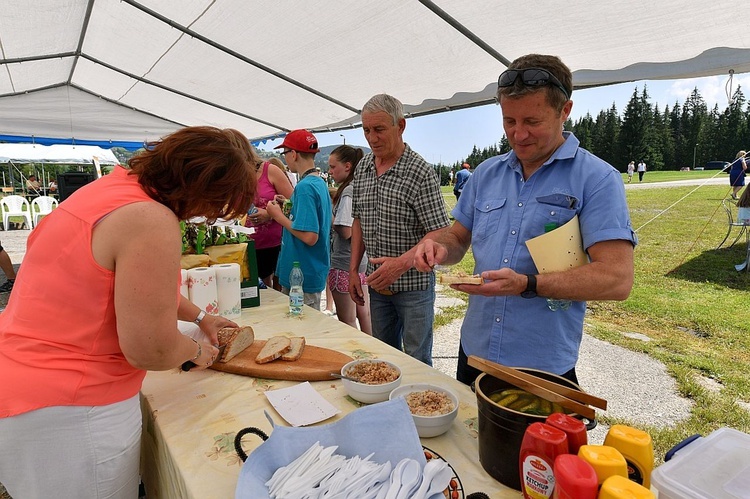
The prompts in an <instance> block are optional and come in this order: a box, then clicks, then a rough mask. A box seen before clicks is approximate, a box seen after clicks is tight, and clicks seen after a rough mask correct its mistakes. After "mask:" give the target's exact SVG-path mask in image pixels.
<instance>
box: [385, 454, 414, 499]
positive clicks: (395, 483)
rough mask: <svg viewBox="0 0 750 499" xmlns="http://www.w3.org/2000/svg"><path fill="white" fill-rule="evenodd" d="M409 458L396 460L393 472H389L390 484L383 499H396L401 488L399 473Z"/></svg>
mask: <svg viewBox="0 0 750 499" xmlns="http://www.w3.org/2000/svg"><path fill="white" fill-rule="evenodd" d="M408 461H409V458H404V459H402V460H401V461H399V462H398V464H397V465H396V467H395V468H393V472H392V473H391V486H390V487H388V493H387V494H386V495H385V499H396V497H397V496H398V491H399V489H400V488H401V473H402V472H403V470H404V467H405V466H406V463H407V462H408Z"/></svg>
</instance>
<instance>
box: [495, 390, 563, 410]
mask: <svg viewBox="0 0 750 499" xmlns="http://www.w3.org/2000/svg"><path fill="white" fill-rule="evenodd" d="M489 398H490V400H492V401H493V402H495V403H496V404H497V405H499V406H502V407H505V408H507V409H510V410H513V411H518V412H523V413H525V414H531V415H534V416H549V415H550V414H552V413H555V412H562V413H565V414H568V413H570V411H568V410H566V409H564V408H563V407H562V406H561V405H560V404H558V403H557V402H551V401H549V400H547V399H544V398H542V397H539V396H537V395H534V394H532V393H529V392H527V391H525V390H521V389H518V388H509V389H506V390H503V391H501V392H495V393H493V394H491V395H490V397H489Z"/></svg>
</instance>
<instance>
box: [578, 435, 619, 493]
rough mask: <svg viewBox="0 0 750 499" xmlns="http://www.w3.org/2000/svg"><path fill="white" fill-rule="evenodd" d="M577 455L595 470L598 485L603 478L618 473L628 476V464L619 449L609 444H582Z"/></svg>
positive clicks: (602, 481)
mask: <svg viewBox="0 0 750 499" xmlns="http://www.w3.org/2000/svg"><path fill="white" fill-rule="evenodd" d="M578 457H580V458H581V459H583V460H584V461H586V462H587V463H589V464H590V465H591V466H592V467H593V468H594V471H596V476H597V478H598V479H599V486H601V485H602V483H604V480H606V479H607V478H609V477H611V476H613V475H620V476H621V477H623V478H627V477H628V465H627V463H626V462H625V458H624V457H623V456H622V454H620V451H619V450H617V449H615V448H614V447H610V446H609V445H582V446H581V448H580V449H578Z"/></svg>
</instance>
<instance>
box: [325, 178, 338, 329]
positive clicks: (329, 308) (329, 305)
mask: <svg viewBox="0 0 750 499" xmlns="http://www.w3.org/2000/svg"><path fill="white" fill-rule="evenodd" d="M328 179H331V180H332V179H333V175H330V174H329V175H328V178H327V179H326V184H328V185H329V187H328V194H329V195H330V196H331V203H333V196H335V195H336V189H335V188H333V187H330V183H329V181H328ZM331 237H333V230H331ZM331 250H332V251H333V248H331ZM329 272H330V270H329ZM325 294H326V307H325V309H324V310H323V313H324V314H326V315H327V316H329V317H333V316H334V315H336V302H335V301H334V300H333V292H332V291H331V287H330V286H329V285H328V281H327V280H326V288H325Z"/></svg>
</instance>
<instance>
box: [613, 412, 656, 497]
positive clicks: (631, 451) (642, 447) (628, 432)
mask: <svg viewBox="0 0 750 499" xmlns="http://www.w3.org/2000/svg"><path fill="white" fill-rule="evenodd" d="M604 445H609V446H611V447H614V448H615V449H617V450H619V451H620V454H622V456H623V457H624V458H625V461H626V462H627V463H628V478H629V479H630V480H632V481H634V482H635V483H637V484H639V485H643V486H644V487H645V488H647V489H648V488H650V487H651V472H652V471H653V469H654V447H653V443H652V442H651V436H650V435H649V434H648V433H646V432H645V431H642V430H639V429H637V428H632V427H630V426H625V425H613V426H612V427H611V428H610V429H609V431H608V432H607V436H606V437H605V438H604Z"/></svg>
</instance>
